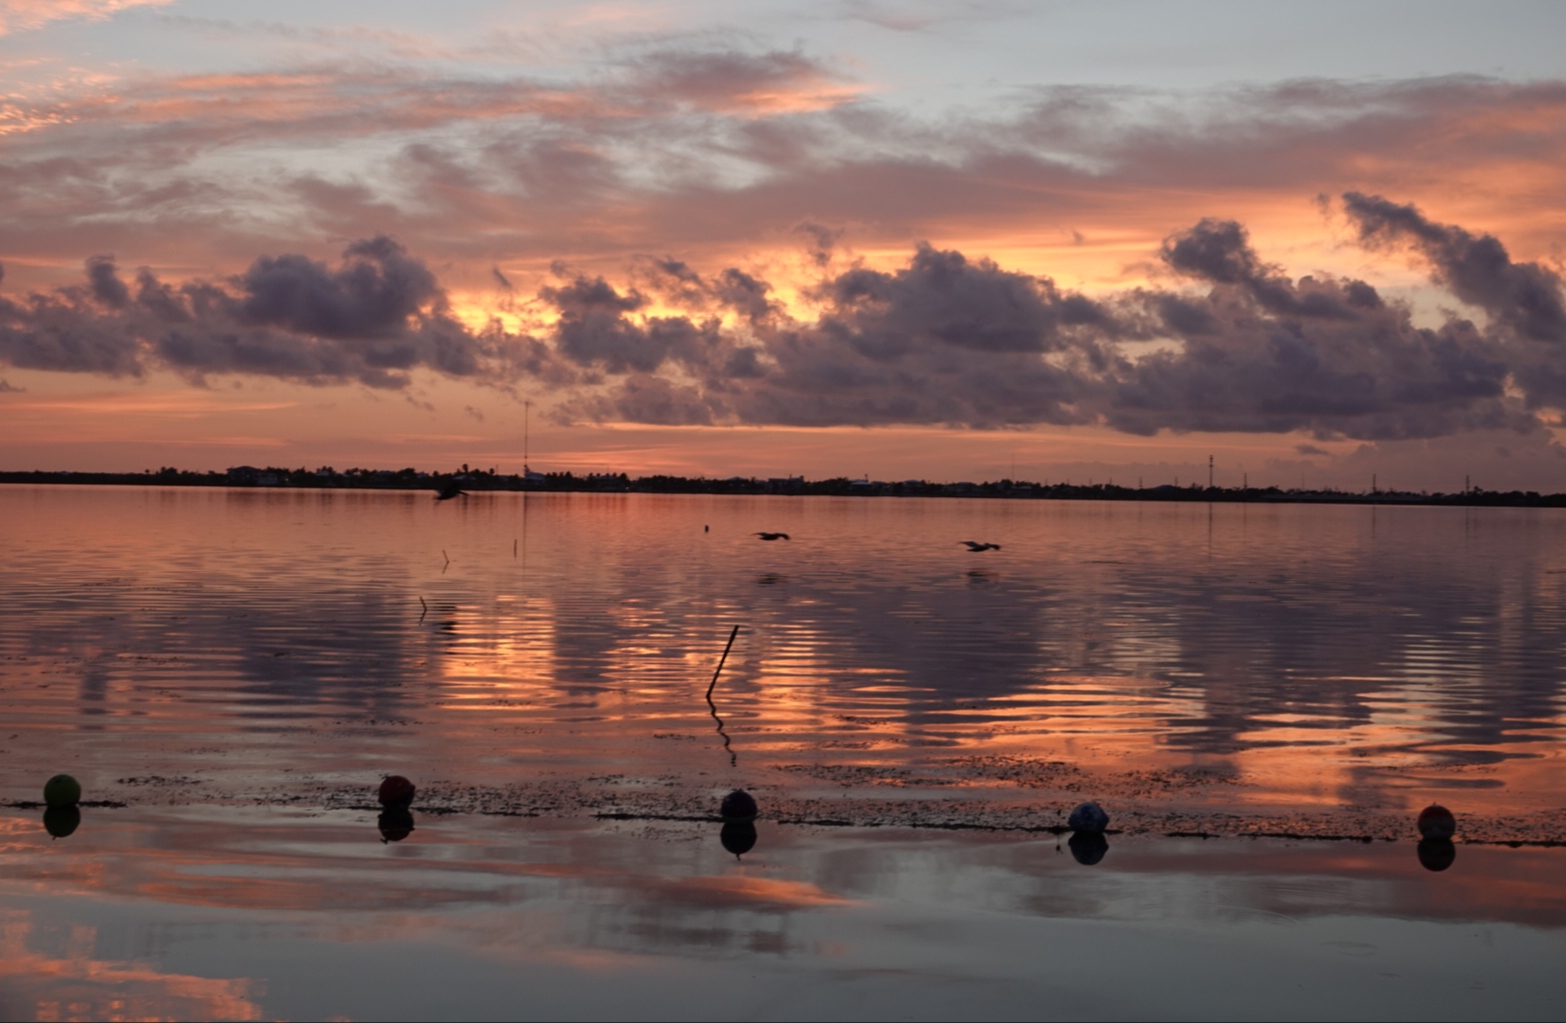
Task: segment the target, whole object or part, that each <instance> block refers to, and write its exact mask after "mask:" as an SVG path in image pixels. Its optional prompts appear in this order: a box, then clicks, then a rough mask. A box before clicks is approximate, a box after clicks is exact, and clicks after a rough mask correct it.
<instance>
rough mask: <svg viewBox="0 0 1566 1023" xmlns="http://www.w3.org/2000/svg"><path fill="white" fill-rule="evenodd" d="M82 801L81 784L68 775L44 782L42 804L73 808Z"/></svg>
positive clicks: (61, 775)
mask: <svg viewBox="0 0 1566 1023" xmlns="http://www.w3.org/2000/svg"><path fill="white" fill-rule="evenodd" d="M81 801H82V783H81V782H79V781H77V780H76V779H75V778H72V777H71V776H70V775H68V774H57V775H55V776H54V777H53V778H50V779H49V780H48V781H46V782H44V802H45V803H47V804H49V805H50V806H75V805H76V804H77V803H80V802H81Z"/></svg>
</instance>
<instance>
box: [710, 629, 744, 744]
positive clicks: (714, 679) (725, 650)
mask: <svg viewBox="0 0 1566 1023" xmlns="http://www.w3.org/2000/svg"><path fill="white" fill-rule="evenodd" d="M738 635H739V626H738V625H736V626H734V629H733V631H731V632H730V633H729V642H728V644H727V645H726V646H724V648H723V656H722V657H720V658H718V670H717V671H715V672H713V673H712V682H711V683H710V684H708V686H707V709H708V710H710V711H711V712H712V720H714V721H716V722H717V723H718V734H719V735H721V736H723V749H724V751H725V752H727V753H728V755H729V766H730V767H737V766H739V754H738V753H736V752H735V751H734V747H733V746H731V745H729V733H728V732H726V731H724V730H723V719H722V718H720V717H718V705H717V704H716V703H713V702H712V690H713V687H714V686H716V685H717V684H718V675H719V674H720V673H721V672H722V671H723V662H725V661H727V660H728V659H729V650H730V648H732V647H733V646H734V637H735V636H738Z"/></svg>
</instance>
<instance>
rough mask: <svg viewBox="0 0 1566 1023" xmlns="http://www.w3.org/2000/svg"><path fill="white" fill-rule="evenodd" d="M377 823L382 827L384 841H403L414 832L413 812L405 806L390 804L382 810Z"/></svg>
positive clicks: (382, 839)
mask: <svg viewBox="0 0 1566 1023" xmlns="http://www.w3.org/2000/svg"><path fill="white" fill-rule="evenodd" d="M376 824H377V825H379V827H380V829H381V841H382V842H401V841H402V840H403V839H405V838H407V837H408V836H409V835H411V834H413V814H411V813H409V812H408V808H407V807H405V806H389V807H387V808H386V809H384V810H382V811H381V815H380V817H379V818H378V819H377V820H376Z"/></svg>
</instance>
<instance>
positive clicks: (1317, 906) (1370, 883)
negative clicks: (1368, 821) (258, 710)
mask: <svg viewBox="0 0 1566 1023" xmlns="http://www.w3.org/2000/svg"><path fill="white" fill-rule="evenodd" d="M414 818H415V827H414V830H413V832H412V833H411V834H409V835H408V836H407V837H406V838H403V839H402V840H401V841H399V842H396V843H383V842H382V841H381V840H380V838H381V836H380V834H379V832H378V831H377V826H376V815H375V814H374V813H371V812H368V811H360V812H355V811H330V812H319V811H310V812H305V811H293V810H286V809H277V808H216V807H200V808H188V809H181V810H176V809H157V810H143V809H124V810H117V811H116V810H97V811H94V810H92V809H88V810H86V811H84V815H83V821H82V823H81V826H80V827H79V828H78V829H77V831H76V832H75V833H74V834H72V835H70V836H69V837H67V838H62V839H58V840H51V839H50V838H49V837H48V836H47V835H46V834H45V832H44V830H43V828H42V827H41V826H40V822H39V820H38V819H37V815H36V814H20V813H13V815H11V816H6V817H0V829H3V838H0V842H3V845H0V850H3V862H4V866H5V876H4V878H3V879H0V905H3V907H4V908H3V909H0V935H3V937H0V1016H3V1017H4V1018H6V1019H73V1018H74V1019H108V1018H122V1019H129V1018H152V1017H158V1018H186V1019H189V1018H223V1019H269V1018H285V1019H321V1018H338V1019H344V1018H356V1019H362V1018H373V1019H429V1018H448V1019H449V1018H476V1019H491V1018H493V1019H515V1018H570V1019H578V1018H637V1019H671V1018H680V1019H693V1018H694V1019H801V1018H833V1019H852V1018H877V1019H885V1018H907V1019H1009V1018H1018V1019H1048V1018H1069V1019H1082V1018H1092V1017H1102V1018H1108V1019H1126V1018H1192V1017H1199V1018H1233V1019H1256V1018H1270V1019H1320V1018H1355V1019H1366V1018H1385V1019H1558V1018H1559V1015H1560V1005H1561V999H1562V997H1563V996H1566V978H1563V975H1562V971H1561V969H1560V964H1561V963H1562V962H1566V930H1563V929H1562V928H1561V927H1560V926H1559V924H1560V921H1561V920H1562V919H1563V914H1566V885H1563V883H1562V879H1563V878H1566V869H1563V868H1566V850H1561V849H1509V848H1504V847H1503V848H1494V847H1473V846H1465V847H1461V848H1459V850H1458V855H1457V859H1456V862H1455V863H1453V864H1452V866H1451V867H1450V868H1449V869H1447V870H1445V871H1442V872H1439V873H1433V872H1431V871H1428V870H1426V869H1425V868H1424V867H1422V866H1421V865H1420V864H1419V862H1418V861H1417V859H1416V857H1415V855H1414V851H1413V848H1412V847H1411V846H1410V845H1409V844H1405V843H1385V842H1372V843H1368V844H1367V843H1360V842H1320V841H1311V842H1288V841H1283V840H1277V839H1233V838H1231V839H1212V840H1207V841H1203V840H1201V839H1171V838H1161V837H1144V838H1122V837H1118V836H1110V837H1109V839H1108V849H1107V851H1105V850H1103V849H1099V850H1097V851H1096V855H1101V857H1102V858H1101V859H1099V860H1098V862H1096V863H1094V864H1091V865H1085V864H1083V863H1080V862H1078V858H1077V857H1076V856H1074V855H1073V854H1072V853H1073V850H1072V849H1071V847H1070V846H1069V845H1067V844H1066V843H1065V842H1063V841H1060V840H1057V839H1056V838H1054V837H1051V836H1042V837H1041V836H1027V837H1022V836H1015V837H997V836H995V835H988V834H984V835H976V834H968V833H955V834H954V833H949V832H948V833H941V832H928V831H910V830H903V829H861V828H800V827H788V826H780V825H775V824H771V823H768V822H765V821H764V822H762V823H761V824H760V825H759V827H758V834H757V836H756V837H757V841H756V845H755V847H754V848H753V849H752V850H751V851H750V852H748V853H746V854H745V856H744V857H743V858H742V859H736V857H734V856H733V855H731V854H730V853H729V852H728V850H726V849H724V848H723V846H722V844H721V842H720V840H719V826H718V825H717V824H704V823H700V822H657V823H653V824H644V823H636V824H631V823H619V822H614V823H611V822H594V821H566V820H519V819H516V818H492V817H480V816H471V815H438V816H434V817H430V816H425V815H420V814H419V813H418V812H417V811H415V812H414ZM1093 855H1094V854H1093V853H1092V852H1091V851H1090V854H1089V855H1088V856H1087V857H1086V858H1088V859H1092V858H1093Z"/></svg>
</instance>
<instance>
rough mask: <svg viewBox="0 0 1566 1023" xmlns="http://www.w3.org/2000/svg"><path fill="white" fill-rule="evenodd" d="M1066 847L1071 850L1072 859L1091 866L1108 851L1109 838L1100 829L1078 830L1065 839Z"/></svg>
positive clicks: (1085, 865)
mask: <svg viewBox="0 0 1566 1023" xmlns="http://www.w3.org/2000/svg"><path fill="white" fill-rule="evenodd" d="M1100 812H1102V811H1100ZM1066 847H1067V848H1069V849H1070V850H1071V857H1072V859H1074V860H1076V861H1077V862H1078V863H1080V864H1082V865H1083V866H1084V867H1091V866H1093V865H1094V864H1096V863H1097V862H1098V861H1099V860H1102V859H1103V858H1104V854H1105V853H1107V852H1109V839H1107V838H1105V837H1104V833H1103V832H1102V831H1078V832H1075V833H1074V834H1072V836H1071V837H1070V838H1069V839H1067V840H1066Z"/></svg>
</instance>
